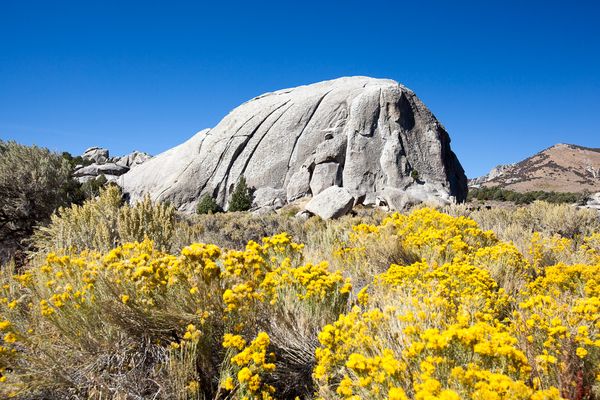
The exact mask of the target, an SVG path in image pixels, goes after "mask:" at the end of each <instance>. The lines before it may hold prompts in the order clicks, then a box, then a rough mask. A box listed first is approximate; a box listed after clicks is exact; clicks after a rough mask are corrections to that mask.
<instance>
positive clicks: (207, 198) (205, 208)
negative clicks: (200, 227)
mask: <svg viewBox="0 0 600 400" xmlns="http://www.w3.org/2000/svg"><path fill="white" fill-rule="evenodd" d="M220 211H221V207H219V205H218V204H217V202H216V201H215V199H213V197H212V196H211V195H210V194H208V193H206V194H205V195H204V196H202V197H201V198H200V200H199V201H198V205H197V206H196V212H197V213H198V214H216V213H218V212H220Z"/></svg>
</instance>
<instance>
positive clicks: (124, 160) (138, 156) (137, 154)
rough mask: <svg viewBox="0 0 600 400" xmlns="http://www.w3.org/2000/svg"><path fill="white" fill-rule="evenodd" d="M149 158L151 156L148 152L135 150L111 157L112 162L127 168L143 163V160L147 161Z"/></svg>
mask: <svg viewBox="0 0 600 400" xmlns="http://www.w3.org/2000/svg"><path fill="white" fill-rule="evenodd" d="M151 158H152V156H151V155H149V154H148V153H144V152H141V151H137V150H136V151H133V152H131V153H129V154H126V155H124V156H122V157H115V158H114V159H113V162H114V163H115V164H118V165H122V166H124V167H127V168H134V167H136V166H138V165H140V164H143V163H144V162H146V161H148V160H149V159H151Z"/></svg>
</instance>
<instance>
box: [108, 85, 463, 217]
mask: <svg viewBox="0 0 600 400" xmlns="http://www.w3.org/2000/svg"><path fill="white" fill-rule="evenodd" d="M413 170H416V171H418V175H419V182H415V180H414V179H413V178H411V172H412V171H413ZM242 175H243V176H245V178H246V181H247V183H248V185H249V186H250V187H254V188H256V189H257V190H259V189H261V188H270V189H269V191H270V192H271V193H277V196H278V197H277V198H278V199H279V196H280V193H281V192H283V193H285V196H284V200H285V201H288V202H289V201H293V200H295V199H298V198H300V197H303V196H307V195H315V194H318V193H320V192H322V191H324V190H326V189H327V188H328V187H331V186H334V185H337V186H341V187H343V188H345V189H346V190H347V191H348V193H349V194H350V195H351V196H352V197H354V198H355V199H357V202H362V203H365V204H374V203H375V200H376V198H377V197H378V195H380V194H381V193H382V192H383V191H384V190H385V189H386V188H395V189H398V190H406V189H408V188H410V187H415V186H419V187H420V190H423V191H426V192H427V193H429V194H431V195H432V196H436V197H442V198H446V199H450V198H451V197H452V198H455V199H457V200H459V201H462V200H463V199H465V197H466V193H467V180H466V177H465V175H464V171H463V169H462V167H461V165H460V163H459V162H458V159H457V158H456V156H455V155H454V153H453V152H452V151H451V149H450V138H449V136H448V134H447V133H446V131H445V130H444V128H443V126H442V125H441V124H440V123H439V122H438V121H437V120H436V119H435V117H434V116H433V114H432V113H431V112H430V111H429V110H428V109H427V108H426V107H425V105H424V104H423V103H422V102H421V101H420V100H419V99H418V98H417V97H416V95H415V94H414V93H413V92H412V91H411V90H409V89H407V88H406V87H404V86H402V85H400V84H398V83H397V82H395V81H392V80H386V79H373V78H368V77H350V78H340V79H335V80H331V81H325V82H320V83H316V84H312V85H307V86H300V87H296V88H292V89H285V90H279V91H276V92H273V93H266V94H263V95H261V96H258V97H256V98H254V99H252V100H250V101H248V102H246V103H244V104H242V105H241V106H239V107H238V108H236V109H234V110H233V111H231V112H230V113H229V114H228V115H227V116H226V117H225V118H223V120H221V122H220V123H219V124H218V125H217V126H216V127H214V128H212V129H207V130H203V131H200V132H198V133H197V134H196V135H195V136H193V137H192V138H191V139H189V140H188V141H187V142H185V143H183V144H181V145H179V146H177V147H175V148H172V149H170V150H168V151H166V152H164V153H162V154H160V155H158V156H156V157H154V158H153V159H151V160H149V161H147V162H145V163H144V164H142V165H140V166H138V167H136V168H135V169H132V170H131V171H129V172H127V173H126V174H124V175H122V176H121V177H120V178H119V181H118V182H119V184H120V185H121V186H122V187H123V189H124V191H125V192H127V193H129V195H130V198H131V199H132V200H133V201H136V200H138V199H140V198H141V197H142V196H143V195H144V194H145V193H150V195H151V197H152V198H153V199H155V200H168V201H170V202H171V203H172V204H175V205H176V206H177V207H178V208H179V209H180V210H182V211H187V212H193V211H194V209H195V206H196V202H197V201H198V199H199V198H200V197H201V196H202V195H203V194H204V193H209V194H210V195H212V196H213V197H214V198H215V200H216V201H217V202H218V203H219V204H220V205H221V206H223V207H224V208H227V201H228V198H229V194H230V193H231V191H232V190H233V188H234V186H235V184H236V182H237V181H238V179H239V177H240V176H242ZM264 193H267V192H264ZM263 197H264V196H263ZM273 200H275V199H273ZM261 202H263V203H264V202H266V203H268V202H269V201H267V200H265V199H264V198H263V199H261Z"/></svg>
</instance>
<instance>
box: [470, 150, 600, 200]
mask: <svg viewBox="0 0 600 400" xmlns="http://www.w3.org/2000/svg"><path fill="white" fill-rule="evenodd" d="M469 185H470V186H472V187H482V186H483V187H494V186H499V187H502V188H505V189H510V190H514V191H517V192H529V191H535V190H543V191H553V192H583V191H586V190H587V191H590V192H598V191H600V149H598V148H589V147H583V146H577V145H574V144H563V143H559V144H556V145H554V146H552V147H549V148H547V149H545V150H543V151H541V152H539V153H537V154H535V155H533V156H531V157H529V158H526V159H525V160H523V161H520V162H518V163H515V164H508V165H499V166H497V167H496V168H494V169H492V170H491V171H490V172H489V173H488V174H487V175H484V176H481V177H479V178H476V179H471V180H470V181H469Z"/></svg>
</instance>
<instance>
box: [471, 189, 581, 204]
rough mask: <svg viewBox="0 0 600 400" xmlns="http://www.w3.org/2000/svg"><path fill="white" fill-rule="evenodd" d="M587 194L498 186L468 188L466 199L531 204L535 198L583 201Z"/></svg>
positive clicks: (549, 200)
mask: <svg viewBox="0 0 600 400" xmlns="http://www.w3.org/2000/svg"><path fill="white" fill-rule="evenodd" d="M588 196H589V194H587V193H568V192H567V193H562V192H546V191H543V190H536V191H531V192H515V191H514V190H508V189H503V188H501V187H499V186H494V187H480V188H470V189H469V194H468V200H470V201H472V200H474V199H477V200H481V201H482V200H495V201H512V202H514V203H515V204H531V203H533V202H534V201H536V200H543V201H546V202H548V203H554V204H561V203H583V202H585V200H586V198H587V197H588Z"/></svg>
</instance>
